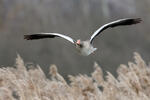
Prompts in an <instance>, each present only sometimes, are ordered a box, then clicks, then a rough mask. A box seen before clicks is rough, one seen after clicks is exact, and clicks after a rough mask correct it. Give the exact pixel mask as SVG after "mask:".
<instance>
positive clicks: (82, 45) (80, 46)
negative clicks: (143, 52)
mask: <svg viewBox="0 0 150 100" xmlns="http://www.w3.org/2000/svg"><path fill="white" fill-rule="evenodd" d="M140 22H141V18H135V19H132V18H125V19H119V20H116V21H113V22H110V23H108V24H105V25H103V26H101V27H100V28H99V29H98V30H96V31H95V32H94V33H93V35H92V36H91V38H90V39H88V40H86V41H81V40H77V41H75V40H74V39H72V38H71V37H69V36H66V35H62V34H59V33H37V34H31V35H24V39H27V40H35V39H43V38H54V37H61V38H64V39H66V40H68V41H70V42H71V43H72V44H74V45H75V47H76V48H77V50H78V51H79V53H80V54H82V55H84V56H88V55H90V54H91V53H93V52H94V51H95V50H96V49H97V48H94V47H93V46H92V42H93V40H94V38H95V37H96V36H98V35H99V34H100V33H101V32H102V31H104V30H105V29H107V28H113V27H116V26H123V25H132V24H137V23H140Z"/></svg>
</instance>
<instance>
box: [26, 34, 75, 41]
mask: <svg viewBox="0 0 150 100" xmlns="http://www.w3.org/2000/svg"><path fill="white" fill-rule="evenodd" d="M54 37H61V38H64V39H66V40H68V41H70V42H71V43H73V44H74V43H75V41H74V40H73V39H72V38H71V37H69V36H66V35H62V34H59V33H37V34H31V35H24V39H26V40H36V39H44V38H54Z"/></svg>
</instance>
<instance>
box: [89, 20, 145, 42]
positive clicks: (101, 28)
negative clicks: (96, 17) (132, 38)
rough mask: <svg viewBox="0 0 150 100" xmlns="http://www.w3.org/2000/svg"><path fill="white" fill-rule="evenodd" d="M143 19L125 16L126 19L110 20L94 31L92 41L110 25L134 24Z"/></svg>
mask: <svg viewBox="0 0 150 100" xmlns="http://www.w3.org/2000/svg"><path fill="white" fill-rule="evenodd" d="M141 21H142V20H141V18H135V19H132V18H125V19H120V20H116V21H113V22H110V23H108V24H105V25H103V26H101V27H100V28H99V29H98V30H96V31H95V32H94V33H93V35H92V36H91V38H90V43H92V41H93V39H94V38H95V37H96V36H97V35H99V34H100V33H101V32H102V31H104V30H105V29H107V28H109V27H111V28H113V27H116V26H125V25H132V24H137V23H140V22H141Z"/></svg>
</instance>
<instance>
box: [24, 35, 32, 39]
mask: <svg viewBox="0 0 150 100" xmlns="http://www.w3.org/2000/svg"><path fill="white" fill-rule="evenodd" d="M24 39H25V40H32V36H31V35H24Z"/></svg>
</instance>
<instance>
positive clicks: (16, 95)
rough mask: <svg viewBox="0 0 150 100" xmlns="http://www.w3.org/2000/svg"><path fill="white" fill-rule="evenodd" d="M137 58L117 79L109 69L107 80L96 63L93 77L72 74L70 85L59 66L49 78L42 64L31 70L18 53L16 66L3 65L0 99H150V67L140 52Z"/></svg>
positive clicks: (118, 71) (135, 56) (52, 71)
mask: <svg viewBox="0 0 150 100" xmlns="http://www.w3.org/2000/svg"><path fill="white" fill-rule="evenodd" d="M134 59H135V63H133V62H129V64H128V66H126V65H120V67H119V68H118V70H117V73H118V77H117V78H115V77H114V76H113V75H112V74H111V73H109V72H108V73H107V76H106V79H104V78H103V72H102V70H101V68H100V67H99V66H98V64H96V63H95V64H94V68H95V70H94V72H93V73H92V74H91V76H87V75H78V76H71V75H69V80H70V84H68V83H67V82H66V81H65V79H64V78H63V77H62V76H61V75H60V74H59V73H58V71H57V67H56V66H55V65H51V66H50V75H51V79H48V78H46V76H45V74H44V72H43V71H42V70H41V68H40V67H39V66H37V67H36V68H33V66H31V67H32V68H30V69H29V70H27V69H26V67H25V65H24V62H23V60H22V59H21V57H20V56H18V57H17V59H16V68H12V67H7V68H0V100H149V99H150V67H149V66H147V65H146V64H145V62H144V61H143V59H142V58H141V57H140V55H139V54H138V53H134ZM100 88H101V89H100Z"/></svg>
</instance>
